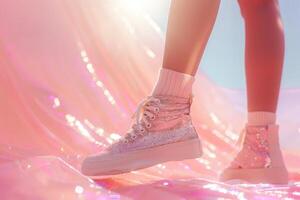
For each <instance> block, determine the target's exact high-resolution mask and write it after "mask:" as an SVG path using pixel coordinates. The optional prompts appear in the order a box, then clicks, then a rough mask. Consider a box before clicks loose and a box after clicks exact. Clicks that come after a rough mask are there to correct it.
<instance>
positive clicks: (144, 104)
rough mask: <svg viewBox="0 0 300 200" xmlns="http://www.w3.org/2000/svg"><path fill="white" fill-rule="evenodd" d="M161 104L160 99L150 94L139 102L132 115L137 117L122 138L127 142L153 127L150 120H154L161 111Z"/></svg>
mask: <svg viewBox="0 0 300 200" xmlns="http://www.w3.org/2000/svg"><path fill="white" fill-rule="evenodd" d="M159 104H160V99H158V98H155V97H153V96H148V97H147V98H146V99H144V100H142V101H141V102H140V103H139V104H138V106H137V109H136V111H135V112H134V113H133V116H132V118H135V123H134V124H133V125H132V129H131V131H130V132H128V133H126V135H125V136H124V137H123V138H122V139H123V141H124V142H125V143H128V142H129V141H130V140H135V139H136V138H137V137H138V135H141V136H142V135H144V134H145V133H146V131H147V130H148V129H149V128H151V126H152V124H151V123H150V120H151V121H153V120H154V119H155V118H156V115H157V114H158V113H159Z"/></svg>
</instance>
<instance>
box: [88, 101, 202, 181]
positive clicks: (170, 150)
mask: <svg viewBox="0 0 300 200" xmlns="http://www.w3.org/2000/svg"><path fill="white" fill-rule="evenodd" d="M191 100H192V97H191V98H181V97H174V96H149V97H148V98H146V99H145V100H144V101H142V102H141V103H140V104H139V106H138V108H137V111H136V112H135V115H134V117H135V118H136V122H135V124H133V125H132V127H131V129H130V130H129V131H128V133H126V134H125V136H123V137H122V138H121V139H120V140H118V141H116V142H115V143H113V144H111V145H110V146H109V147H108V148H106V149H105V151H104V152H101V153H99V154H96V155H91V156H88V157H87V158H85V160H84V161H83V163H82V173H83V174H85V175H88V176H101V175H113V174H121V173H127V172H130V171H133V170H138V169H142V168H147V167H150V166H153V165H156V164H159V163H163V162H167V161H180V160H185V159H194V158H198V157H200V156H201V155H202V147H201V142H200V140H199V137H198V134H197V132H196V130H195V128H194V126H193V125H192V121H191V117H190V106H191V103H192V101H191Z"/></svg>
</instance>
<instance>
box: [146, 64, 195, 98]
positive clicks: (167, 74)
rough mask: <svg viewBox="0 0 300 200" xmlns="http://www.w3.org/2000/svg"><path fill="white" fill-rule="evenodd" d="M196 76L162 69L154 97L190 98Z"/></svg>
mask: <svg viewBox="0 0 300 200" xmlns="http://www.w3.org/2000/svg"><path fill="white" fill-rule="evenodd" d="M194 80H195V78H194V76H192V75H189V74H184V73H180V72H177V71H174V70H170V69H165V68H161V69H160V73H159V78H158V81H157V82H156V85H155V87H154V89H153V91H152V95H167V96H177V97H183V98H189V97H190V95H191V94H192V86H193V83H194Z"/></svg>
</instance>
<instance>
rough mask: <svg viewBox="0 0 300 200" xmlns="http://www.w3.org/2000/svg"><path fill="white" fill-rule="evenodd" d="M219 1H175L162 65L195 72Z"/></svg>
mask: <svg viewBox="0 0 300 200" xmlns="http://www.w3.org/2000/svg"><path fill="white" fill-rule="evenodd" d="M219 4H220V0H200V1H199V0H188V1H183V0H173V1H172V2H171V8H170V14H169V21H168V30H167V36H166V44H165V52H164V59H163V68H166V69H171V70H174V71H177V72H181V73H185V74H190V75H194V74H195V73H196V71H197V68H198V65H199V62H200V59H201V58H202V55H203V52H204V49H205V46H206V43H207V41H208V38H209V36H210V33H211V30H212V27H213V25H214V23H215V19H216V16H217V13H218V8H219Z"/></svg>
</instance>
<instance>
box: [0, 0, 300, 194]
mask: <svg viewBox="0 0 300 200" xmlns="http://www.w3.org/2000/svg"><path fill="white" fill-rule="evenodd" d="M118 2H120V3H121V2H123V1H118ZM149 2H150V1H149ZM151 2H152V1H151ZM153 2H154V1H153ZM160 2H162V1H157V4H156V3H155V4H156V5H157V8H159V6H160ZM0 4H1V6H0V10H1V12H0V13H1V16H2V18H3V20H0V35H1V37H0V40H1V45H0V58H1V59H0V64H1V65H0V66H1V73H0V77H1V78H0V83H1V84H0V88H1V89H0V97H1V104H0V110H1V112H0V118H1V120H0V137H1V139H0V143H1V146H0V193H1V199H3V200H6V199H22V200H41V199H42V200H53V199H55V200H63V199H74V200H75V199H86V200H95V199H143V200H153V199H155V200H161V199H163V200H165V199H172V200H179V199H191V200H194V199H195V200H196V199H199V197H200V198H201V197H203V198H204V199H205V198H207V199H218V198H221V197H223V198H224V199H241V198H242V197H244V198H245V199H274V198H277V199H283V198H287V197H290V198H291V199H297V198H299V192H300V187H299V186H300V183H299V180H300V175H299V171H300V170H299V169H300V164H299V145H297V146H294V147H293V146H292V144H294V145H295V144H297V141H296V143H293V142H294V141H295V140H293V141H291V139H290V138H294V136H297V133H298V129H299V119H298V118H297V116H299V112H300V110H299V107H297V105H298V104H299V101H300V92H299V90H298V89H284V90H283V91H282V94H283V95H284V96H283V97H284V98H282V104H281V105H282V106H281V110H280V112H281V114H280V115H279V116H281V117H282V119H283V121H284V123H283V124H282V125H283V126H282V128H283V129H282V132H283V133H284V134H281V136H282V138H283V139H284V140H283V142H285V143H286V145H285V148H284V150H285V151H284V156H285V160H286V161H287V164H288V167H289V170H290V177H291V181H293V183H291V184H290V185H286V186H284V187H282V186H280V187H276V186H272V185H263V186H262V185H252V186H249V185H247V186H245V185H237V186H231V185H228V184H224V183H219V182H216V178H217V175H218V173H219V172H220V170H222V168H223V166H224V165H226V164H227V163H228V162H229V161H230V159H232V156H231V154H230V152H232V151H235V148H234V147H235V146H234V143H235V140H236V137H237V135H238V130H240V127H241V125H242V122H244V116H245V113H242V112H240V110H241V109H240V107H239V105H240V104H239V103H232V102H231V101H230V99H228V98H226V97H228V96H230V97H233V99H234V100H235V101H234V102H239V101H240V100H241V99H243V97H244V94H243V93H241V91H237V90H229V89H225V88H221V87H220V86H218V85H215V84H214V83H213V82H211V81H210V80H209V79H207V78H206V77H205V76H203V74H197V82H196V83H195V85H194V86H195V87H194V92H195V93H194V94H195V98H194V103H193V109H192V115H193V120H194V124H195V127H196V129H197V131H198V133H199V134H200V136H201V138H202V141H203V148H204V155H203V157H201V158H200V159H197V160H196V159H195V160H187V161H178V162H171V163H167V164H163V165H157V166H154V167H151V168H148V169H144V170H140V171H136V172H134V173H129V174H125V175H122V176H112V177H102V178H101V179H98V180H96V181H92V180H90V179H89V178H87V177H85V176H83V175H82V174H81V173H80V172H79V169H80V164H81V160H82V158H83V157H84V156H86V155H87V154H91V153H95V152H99V151H101V150H103V149H104V148H105V147H106V146H107V145H109V144H110V142H111V141H114V140H115V138H116V136H118V135H121V136H122V134H124V132H123V131H124V130H126V128H128V125H129V122H130V120H131V119H130V116H131V113H132V112H133V111H134V109H135V108H136V105H137V103H138V102H139V101H140V100H141V99H142V98H144V97H145V96H146V95H147V94H149V92H150V91H151V89H152V86H153V83H154V82H155V77H156V76H157V71H158V70H159V68H160V63H161V57H162V48H161V47H162V43H163V40H162V35H161V32H160V31H157V28H159V26H155V27H154V26H153V24H154V23H155V20H154V19H155V18H154V17H153V16H151V15H149V14H147V15H140V14H146V13H143V10H140V11H139V12H138V13H134V14H133V13H132V12H125V11H124V7H121V6H120V4H119V3H116V1H115V0H108V1H82V0H68V1H67V0H63V1H62V0H51V1H39V0H23V1H20V0H9V1H1V3H0ZM122 5H124V4H123V3H122ZM116 8H117V9H116ZM116 11H117V12H116ZM116 13H119V14H116ZM137 16H138V17H137ZM139 16H143V17H139ZM124 22H126V23H124ZM127 22H128V23H127ZM129 23H130V24H129ZM129 25H130V26H129ZM155 25H156V24H155ZM129 27H133V28H134V29H133V30H134V34H129V31H131V29H129ZM145 49H147V50H148V49H149V50H151V51H152V52H153V53H154V55H155V57H151V59H149V58H150V57H149V56H148V54H147V53H148V51H145ZM129 56H130V57H129ZM129 58H130V59H129ZM87 61H88V62H87ZM91 64H92V65H91ZM146 66H151V67H146ZM152 66H153V67H152ZM220 67H224V66H220ZM291 107H292V108H293V109H291ZM295 138H296V137H295ZM145 194H147V195H145ZM279 195H280V197H279Z"/></svg>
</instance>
